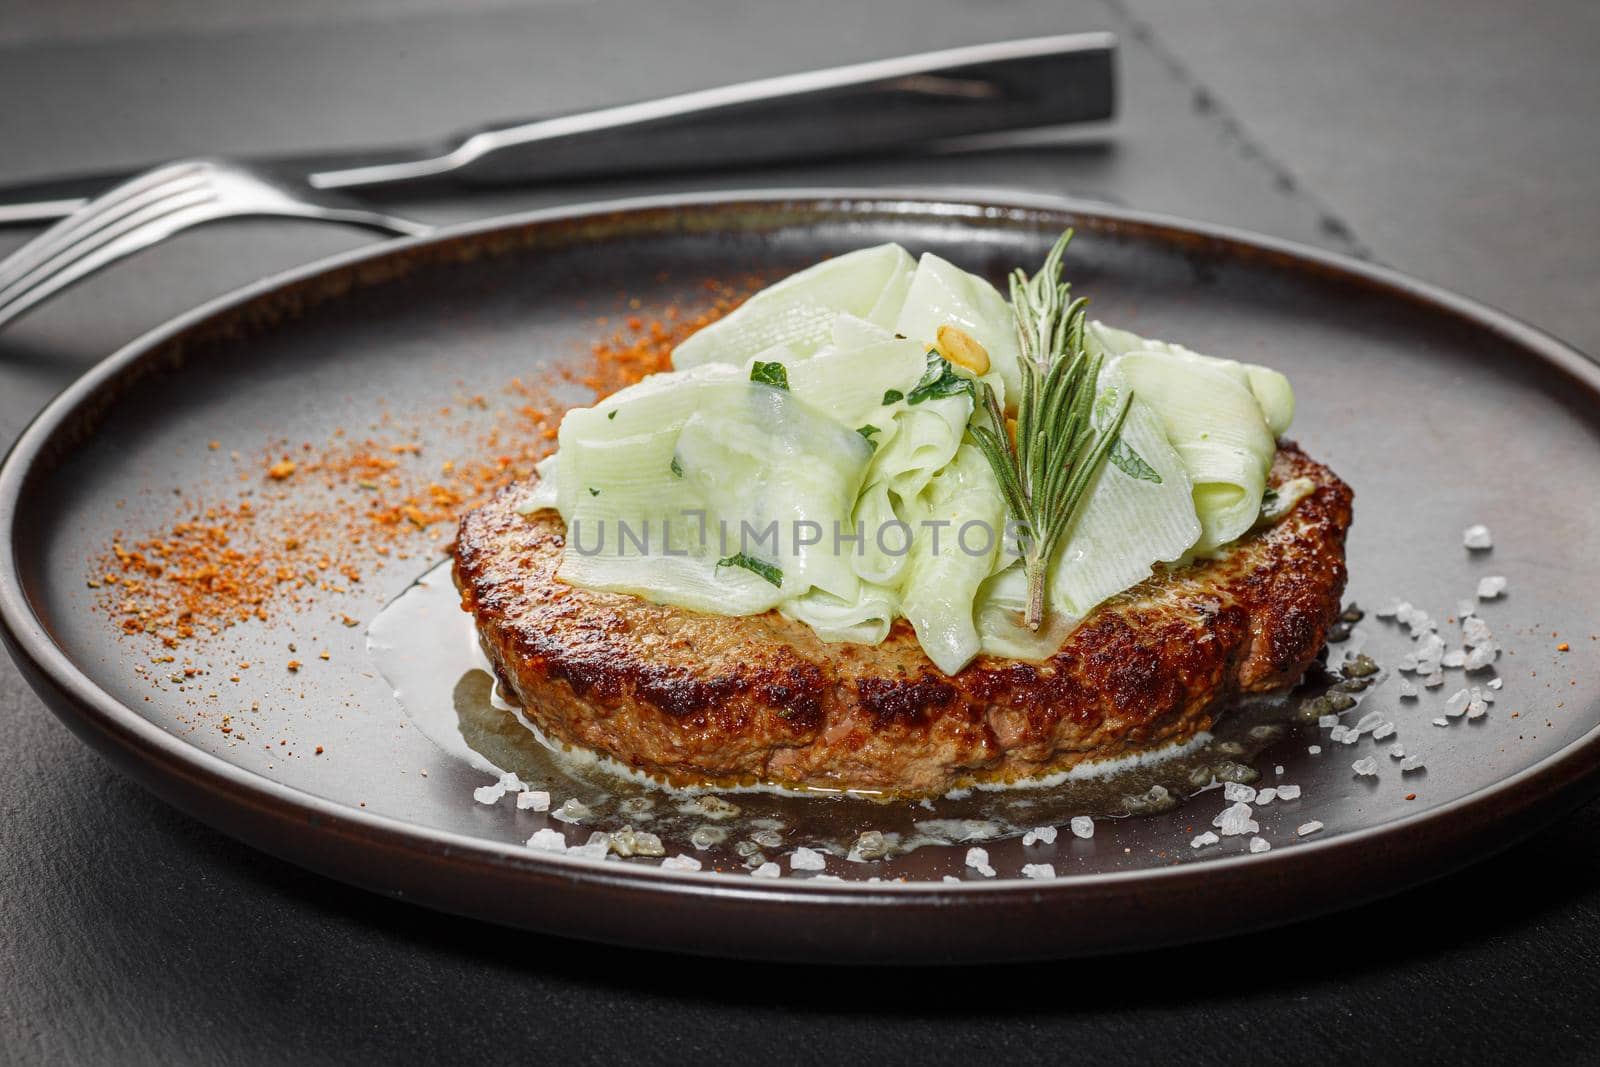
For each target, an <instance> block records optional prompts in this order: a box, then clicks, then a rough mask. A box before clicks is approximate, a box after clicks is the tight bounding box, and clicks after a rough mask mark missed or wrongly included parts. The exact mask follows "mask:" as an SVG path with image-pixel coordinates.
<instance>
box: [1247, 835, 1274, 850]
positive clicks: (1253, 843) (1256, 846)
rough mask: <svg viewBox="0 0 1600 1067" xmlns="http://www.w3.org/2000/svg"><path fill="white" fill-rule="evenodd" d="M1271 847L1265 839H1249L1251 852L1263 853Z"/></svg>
mask: <svg viewBox="0 0 1600 1067" xmlns="http://www.w3.org/2000/svg"><path fill="white" fill-rule="evenodd" d="M1271 847H1272V846H1271V845H1269V844H1268V843H1267V839H1266V838H1264V837H1252V838H1251V839H1250V851H1251V852H1265V851H1267V850H1268V849H1269V848H1271Z"/></svg>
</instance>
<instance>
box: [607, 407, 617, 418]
mask: <svg viewBox="0 0 1600 1067" xmlns="http://www.w3.org/2000/svg"><path fill="white" fill-rule="evenodd" d="M616 417H617V412H616V410H615V409H612V410H611V411H608V412H606V420H607V421H610V420H611V419H614V418H616Z"/></svg>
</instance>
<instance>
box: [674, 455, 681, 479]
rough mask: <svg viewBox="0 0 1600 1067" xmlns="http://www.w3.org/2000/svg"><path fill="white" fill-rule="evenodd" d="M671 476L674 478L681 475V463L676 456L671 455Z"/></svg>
mask: <svg viewBox="0 0 1600 1067" xmlns="http://www.w3.org/2000/svg"><path fill="white" fill-rule="evenodd" d="M672 476H673V477H674V478H682V477H683V464H682V463H679V462H678V457H677V456H673V457H672Z"/></svg>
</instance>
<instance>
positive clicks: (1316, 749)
mask: <svg viewBox="0 0 1600 1067" xmlns="http://www.w3.org/2000/svg"><path fill="white" fill-rule="evenodd" d="M1306 751H1307V752H1309V753H1311V754H1312V755H1313V756H1320V755H1322V746H1321V745H1307V746H1306ZM1278 795H1279V796H1280V797H1281V796H1283V790H1281V789H1280V790H1278Z"/></svg>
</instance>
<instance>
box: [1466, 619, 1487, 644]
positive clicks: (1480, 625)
mask: <svg viewBox="0 0 1600 1067" xmlns="http://www.w3.org/2000/svg"><path fill="white" fill-rule="evenodd" d="M1493 637H1494V631H1492V630H1490V629H1489V624H1488V623H1486V622H1484V621H1483V620H1482V619H1480V618H1478V617H1477V616H1476V615H1469V616H1467V617H1466V618H1465V619H1462V620H1461V640H1462V641H1463V642H1465V643H1466V644H1468V645H1481V644H1484V643H1486V642H1487V641H1489V640H1490V639H1491V638H1493Z"/></svg>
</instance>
